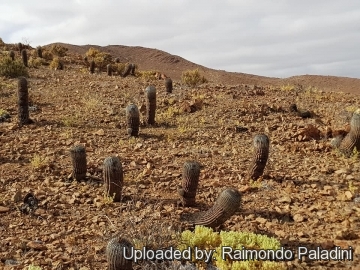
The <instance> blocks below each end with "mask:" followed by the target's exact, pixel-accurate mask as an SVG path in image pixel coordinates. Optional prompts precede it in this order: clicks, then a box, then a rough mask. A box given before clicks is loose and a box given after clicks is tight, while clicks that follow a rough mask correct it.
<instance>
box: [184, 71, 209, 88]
mask: <svg viewBox="0 0 360 270" xmlns="http://www.w3.org/2000/svg"><path fill="white" fill-rule="evenodd" d="M181 81H182V82H183V83H184V84H186V85H188V86H191V87H194V86H197V85H199V84H202V83H206V82H207V79H206V78H205V77H204V76H201V75H200V72H199V69H194V70H186V71H184V72H183V73H182V75H181Z"/></svg>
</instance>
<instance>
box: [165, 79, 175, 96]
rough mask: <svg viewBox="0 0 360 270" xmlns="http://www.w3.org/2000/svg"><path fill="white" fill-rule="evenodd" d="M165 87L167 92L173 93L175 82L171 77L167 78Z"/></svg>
mask: <svg viewBox="0 0 360 270" xmlns="http://www.w3.org/2000/svg"><path fill="white" fill-rule="evenodd" d="M165 89H166V92H167V93H172V90H173V82H172V80H171V79H170V78H165Z"/></svg>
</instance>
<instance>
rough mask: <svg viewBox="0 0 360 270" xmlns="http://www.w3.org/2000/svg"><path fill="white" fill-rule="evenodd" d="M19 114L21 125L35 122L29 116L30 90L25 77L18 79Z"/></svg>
mask: <svg viewBox="0 0 360 270" xmlns="http://www.w3.org/2000/svg"><path fill="white" fill-rule="evenodd" d="M18 116H19V124H20V126H22V125H26V124H30V123H32V122H33V121H32V120H30V118H29V92H28V82H27V80H26V78H25V77H20V78H19V79H18Z"/></svg>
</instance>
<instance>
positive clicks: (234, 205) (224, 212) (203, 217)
mask: <svg viewBox="0 0 360 270" xmlns="http://www.w3.org/2000/svg"><path fill="white" fill-rule="evenodd" d="M240 203H241V194H240V192H239V191H238V190H237V189H234V188H227V189H225V190H224V191H223V192H221V193H220V195H219V197H218V198H217V200H216V202H215V203H214V205H213V207H212V208H210V209H209V210H208V211H206V212H202V213H199V214H197V215H195V218H194V219H193V220H192V223H193V225H194V226H195V225H202V226H206V227H210V228H216V227H218V226H220V225H221V224H223V223H224V222H225V221H226V220H228V219H229V218H230V217H231V216H232V215H233V214H234V213H235V212H236V210H238V209H239V207H240Z"/></svg>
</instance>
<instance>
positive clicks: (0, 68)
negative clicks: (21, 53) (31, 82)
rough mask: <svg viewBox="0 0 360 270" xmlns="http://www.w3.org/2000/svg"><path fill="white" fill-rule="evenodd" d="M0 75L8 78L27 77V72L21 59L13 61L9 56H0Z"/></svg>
mask: <svg viewBox="0 0 360 270" xmlns="http://www.w3.org/2000/svg"><path fill="white" fill-rule="evenodd" d="M0 76H4V77H9V78H17V77H20V76H25V77H28V76H29V73H28V71H27V68H26V67H25V66H24V64H23V63H22V61H21V60H15V61H13V60H12V59H11V58H10V57H8V56H5V57H1V58H0Z"/></svg>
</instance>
